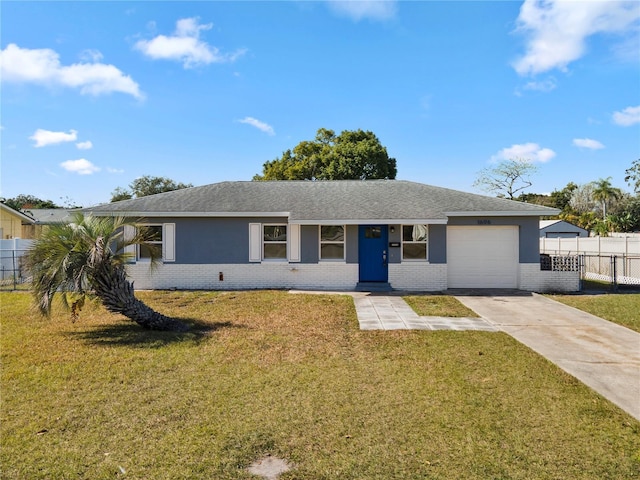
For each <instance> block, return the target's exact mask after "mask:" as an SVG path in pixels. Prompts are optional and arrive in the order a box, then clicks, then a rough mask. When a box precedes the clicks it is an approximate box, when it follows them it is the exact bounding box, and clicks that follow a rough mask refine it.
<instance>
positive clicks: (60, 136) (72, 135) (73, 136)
mask: <svg viewBox="0 0 640 480" xmlns="http://www.w3.org/2000/svg"><path fill="white" fill-rule="evenodd" d="M77 139H78V132H77V131H75V130H69V133H65V132H52V131H50V130H43V129H41V128H39V129H38V130H36V131H35V133H34V134H33V135H31V136H30V137H29V140H33V141H35V142H36V144H35V145H34V147H36V148H39V147H46V146H47V145H56V144H58V143H64V142H75V141H76V140H77Z"/></svg>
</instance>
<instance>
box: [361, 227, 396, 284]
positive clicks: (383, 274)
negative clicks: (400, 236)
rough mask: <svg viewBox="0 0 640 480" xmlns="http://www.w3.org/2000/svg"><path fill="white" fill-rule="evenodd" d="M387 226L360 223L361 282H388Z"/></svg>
mask: <svg viewBox="0 0 640 480" xmlns="http://www.w3.org/2000/svg"><path fill="white" fill-rule="evenodd" d="M387 239H388V234H387V226H386V225H360V233H359V235H358V263H359V264H360V281H361V282H386V281H387V280H388V275H387V273H388V267H387V256H388V253H389V252H388V247H387Z"/></svg>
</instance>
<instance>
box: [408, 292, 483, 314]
mask: <svg viewBox="0 0 640 480" xmlns="http://www.w3.org/2000/svg"><path fill="white" fill-rule="evenodd" d="M402 298H404V300H405V301H406V302H407V303H408V304H409V306H410V307H411V308H412V309H413V310H414V311H415V312H416V313H417V314H418V315H420V316H423V317H430V316H435V317H474V318H477V317H478V314H477V313H476V312H474V311H473V310H471V309H469V308H467V307H465V306H464V305H463V304H462V303H460V301H459V300H458V299H457V298H455V297H452V296H450V295H407V296H405V297H402Z"/></svg>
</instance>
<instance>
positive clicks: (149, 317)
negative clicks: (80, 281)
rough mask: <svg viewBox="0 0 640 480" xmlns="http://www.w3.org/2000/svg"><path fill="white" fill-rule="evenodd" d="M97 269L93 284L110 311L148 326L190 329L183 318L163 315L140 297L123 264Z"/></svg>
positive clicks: (158, 328) (154, 328)
mask: <svg viewBox="0 0 640 480" xmlns="http://www.w3.org/2000/svg"><path fill="white" fill-rule="evenodd" d="M94 273H95V274H94V275H93V278H92V284H93V288H94V290H95V292H96V295H97V296H98V298H100V300H101V301H102V303H103V305H104V306H105V308H106V309H107V310H109V311H110V312H112V313H120V314H122V315H124V316H125V317H127V318H129V319H130V320H133V321H134V322H136V323H137V324H138V325H140V326H141V327H142V328H146V329H148V330H164V331H172V332H185V331H187V330H188V329H189V327H188V325H186V324H185V323H183V322H181V321H180V320H177V319H175V318H170V317H167V316H165V315H162V314H161V313H158V312H156V311H155V310H153V309H152V308H151V307H149V306H147V305H145V304H144V303H143V302H141V301H140V300H138V299H137V298H136V297H135V295H134V290H133V284H132V283H131V282H129V281H128V280H127V278H126V273H125V270H124V267H122V266H116V267H113V266H111V265H108V266H107V265H100V266H99V267H98V268H97V269H96V271H95V272H94Z"/></svg>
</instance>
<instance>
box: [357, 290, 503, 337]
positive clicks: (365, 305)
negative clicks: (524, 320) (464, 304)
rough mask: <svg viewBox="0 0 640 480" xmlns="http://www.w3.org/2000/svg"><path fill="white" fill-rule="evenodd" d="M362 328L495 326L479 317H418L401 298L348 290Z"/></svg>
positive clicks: (491, 329)
mask: <svg viewBox="0 0 640 480" xmlns="http://www.w3.org/2000/svg"><path fill="white" fill-rule="evenodd" d="M351 296H353V301H354V303H355V305H356V312H357V314H358V322H359V323H360V329H361V330H484V331H489V332H497V331H498V328H496V327H495V326H494V325H492V324H490V323H489V322H487V321H486V320H484V319H482V318H470V317H464V318H450V317H421V316H419V315H418V314H417V313H416V312H414V311H413V309H412V308H411V307H410V306H409V305H407V302H405V301H404V300H403V299H402V297H400V296H392V295H376V294H368V293H351Z"/></svg>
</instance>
